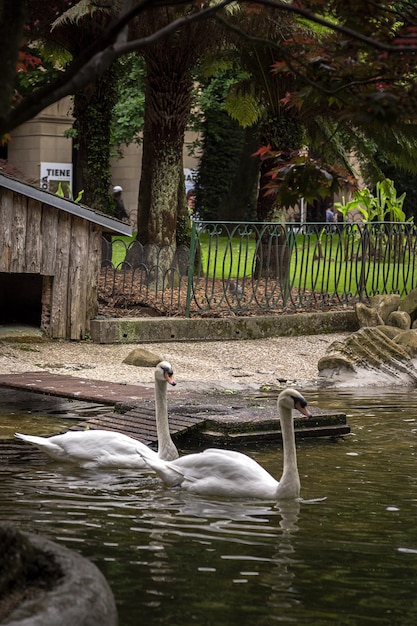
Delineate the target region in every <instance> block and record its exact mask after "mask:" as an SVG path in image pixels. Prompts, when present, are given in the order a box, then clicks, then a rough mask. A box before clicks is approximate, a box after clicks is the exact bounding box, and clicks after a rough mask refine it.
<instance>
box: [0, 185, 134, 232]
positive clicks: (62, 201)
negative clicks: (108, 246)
mask: <svg viewBox="0 0 417 626" xmlns="http://www.w3.org/2000/svg"><path fill="white" fill-rule="evenodd" d="M0 187H4V188H6V189H9V190H10V191H14V192H16V193H20V194H22V195H24V196H26V197H28V198H32V199H33V200H37V201H38V202H42V203H43V204H48V205H49V206H52V207H54V208H56V209H59V210H61V211H66V212H67V213H71V214H72V215H76V216H77V217H80V218H82V219H85V220H88V221H90V222H93V223H94V224H98V226H101V227H102V228H103V230H105V231H107V232H114V233H117V234H118V235H127V236H128V237H130V236H131V235H132V229H131V227H130V226H129V225H128V224H124V223H123V222H121V221H119V220H117V219H115V218H112V217H110V216H109V215H106V214H105V213H101V212H100V211H95V210H94V209H91V208H90V207H87V206H85V205H83V204H78V203H77V202H73V201H72V200H67V199H66V198H61V197H60V196H57V195H56V194H54V193H51V192H49V191H45V190H43V189H39V188H38V187H35V186H34V185H30V184H29V183H24V182H22V181H20V180H18V179H17V178H13V177H12V176H8V175H6V174H0Z"/></svg>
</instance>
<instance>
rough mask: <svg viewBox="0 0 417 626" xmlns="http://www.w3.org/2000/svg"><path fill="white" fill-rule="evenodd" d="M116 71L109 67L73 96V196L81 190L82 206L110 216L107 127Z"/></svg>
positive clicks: (111, 206) (108, 135) (112, 211)
mask: <svg viewBox="0 0 417 626" xmlns="http://www.w3.org/2000/svg"><path fill="white" fill-rule="evenodd" d="M115 72H116V69H115V68H114V67H112V68H110V69H109V70H107V72H105V74H104V75H103V76H101V77H100V78H99V79H97V81H96V82H95V83H92V84H91V85H89V86H88V87H86V88H85V89H84V90H83V91H79V92H78V93H76V94H75V97H74V118H75V123H74V128H75V129H76V131H77V139H76V144H77V145H76V149H75V150H74V154H75V156H76V163H75V180H76V185H77V187H76V189H75V194H74V195H75V196H76V195H77V194H78V193H79V192H80V191H84V194H83V200H82V201H83V203H85V204H87V205H88V206H91V207H92V208H94V209H97V210H99V211H102V212H104V213H108V214H110V215H113V214H114V202H113V199H112V197H111V196H110V181H111V177H110V125H111V118H112V109H113V106H114V104H115V100H116V93H117V92H116V87H115V85H116V80H115Z"/></svg>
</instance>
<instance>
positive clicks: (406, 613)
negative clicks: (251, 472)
mask: <svg viewBox="0 0 417 626" xmlns="http://www.w3.org/2000/svg"><path fill="white" fill-rule="evenodd" d="M305 395H306V396H307V399H308V400H309V403H310V404H311V405H318V406H320V407H322V408H337V410H341V411H344V412H345V413H346V414H347V415H348V421H349V423H350V425H351V427H352V435H350V436H348V437H346V438H345V439H344V440H339V441H338V442H331V441H329V440H314V441H308V442H301V443H299V444H298V463H299V468H300V475H301V484H302V498H303V501H302V502H300V503H286V504H285V505H277V504H273V503H269V502H257V501H250V500H248V501H216V500H213V499H207V498H200V497H197V496H191V495H188V494H186V493H182V492H180V491H167V490H165V489H164V488H163V487H162V486H161V485H160V483H159V482H158V480H157V479H156V478H154V476H153V475H152V474H151V473H135V472H132V471H114V472H111V473H110V472H103V471H102V472H99V471H87V470H79V469H76V468H72V467H70V466H62V465H56V464H49V465H45V466H44V467H42V466H38V465H37V466H36V467H19V466H16V467H12V468H7V469H5V468H0V513H1V519H2V520H3V521H6V522H11V523H13V524H18V525H19V527H20V528H21V529H24V530H29V531H31V532H36V533H40V534H43V535H46V536H47V537H49V538H50V539H52V540H54V541H57V542H58V543H62V544H65V545H66V546H67V547H69V548H72V549H74V550H77V551H79V552H80V553H82V554H83V555H84V556H86V557H89V558H90V559H92V560H93V561H94V562H95V563H96V564H97V566H98V567H99V568H100V569H101V571H102V572H103V573H104V574H105V576H106V578H107V580H108V581H109V583H110V586H111V588H112V590H113V592H114V595H115V597H116V601H117V606H118V611H119V618H120V625H121V626H137V625H139V624H142V623H143V624H145V623H146V624H152V625H154V624H167V625H169V626H177V625H178V626H180V625H181V626H187V625H188V624H199V625H200V626H201V625H210V626H211V625H216V626H234V625H239V626H242V625H244V624H245V625H246V624H250V625H262V626H263V625H265V626H266V625H270V624H271V623H272V624H274V623H276V624H291V625H293V624H295V625H297V626H298V625H304V624H305V625H307V624H308V625H312V626H322V625H326V626H327V625H332V626H335V625H337V626H352V625H355V626H356V625H358V626H359V625H360V626H362V625H368V624H369V625H371V624H372V625H373V624H375V625H376V624H378V626H385V625H386V626H415V624H417V523H416V519H417V457H416V453H417V392H416V391H415V390H413V389H396V390H388V389H387V390H381V389H374V390H369V391H364V390H357V391H356V392H355V391H343V392H342V391H334V390H331V391H327V392H312V393H306V394H305ZM247 452H248V453H249V454H251V455H253V456H255V457H256V459H257V460H258V461H259V462H260V463H262V464H263V465H264V466H266V467H267V468H268V469H269V470H270V471H271V472H272V473H274V475H276V476H279V474H280V469H281V458H282V456H281V450H276V449H274V448H272V447H270V448H268V449H263V450H249V451H247Z"/></svg>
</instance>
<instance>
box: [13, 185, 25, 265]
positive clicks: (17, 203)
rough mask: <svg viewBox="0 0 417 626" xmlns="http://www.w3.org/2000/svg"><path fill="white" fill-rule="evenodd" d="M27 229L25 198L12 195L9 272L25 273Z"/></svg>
mask: <svg viewBox="0 0 417 626" xmlns="http://www.w3.org/2000/svg"><path fill="white" fill-rule="evenodd" d="M26 228H27V198H25V197H24V196H22V195H20V194H18V193H14V194H13V225H12V247H11V255H10V272H11V273H17V272H24V271H25V260H26V255H25V247H26Z"/></svg>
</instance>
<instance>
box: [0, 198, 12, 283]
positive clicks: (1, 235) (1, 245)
mask: <svg viewBox="0 0 417 626" xmlns="http://www.w3.org/2000/svg"><path fill="white" fill-rule="evenodd" d="M0 223H1V228H0V272H7V273H8V272H10V258H11V254H12V229H13V192H12V191H9V190H8V189H4V188H1V189H0Z"/></svg>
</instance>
